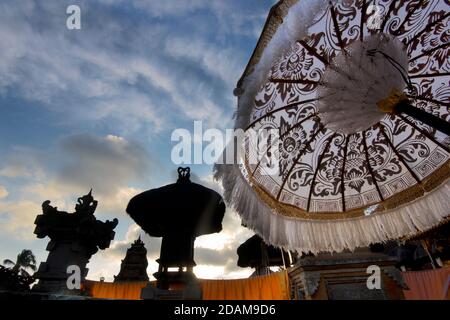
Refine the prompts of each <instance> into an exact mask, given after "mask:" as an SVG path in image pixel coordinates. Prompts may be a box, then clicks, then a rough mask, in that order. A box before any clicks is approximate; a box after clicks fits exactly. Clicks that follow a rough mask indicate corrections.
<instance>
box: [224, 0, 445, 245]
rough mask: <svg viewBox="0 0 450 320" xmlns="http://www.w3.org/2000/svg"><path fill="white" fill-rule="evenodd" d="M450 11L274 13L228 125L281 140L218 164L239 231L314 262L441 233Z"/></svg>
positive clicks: (298, 6) (426, 2)
mask: <svg viewBox="0 0 450 320" xmlns="http://www.w3.org/2000/svg"><path fill="white" fill-rule="evenodd" d="M313 3H314V4H316V6H314V10H312V9H311V10H310V9H309V8H308V5H309V4H313ZM317 4H319V7H321V8H322V10H320V9H319V10H318V9H317ZM449 10H450V3H449V2H448V1H445V0H417V1H416V0H413V1H404V0H400V1H390V0H382V1H377V2H376V3H375V2H372V1H364V0H358V1H330V2H328V1H323V0H317V1H309V0H306V1H301V0H300V1H298V2H297V1H287V0H286V1H280V2H279V3H278V4H277V5H276V6H275V7H274V8H273V9H272V11H271V14H270V15H269V18H268V20H267V23H266V26H265V27H264V31H263V33H262V35H261V38H260V41H259V42H258V45H257V48H256V49H255V52H254V54H253V56H252V58H251V60H250V62H249V65H248V67H247V69H246V71H245V73H244V75H243V77H242V78H241V80H240V81H239V83H238V87H237V88H236V90H235V93H236V94H237V95H239V97H238V104H239V106H238V110H237V117H236V125H235V127H236V129H242V130H245V131H246V132H247V133H249V132H251V131H256V132H267V133H269V132H273V131H274V129H275V132H276V134H277V135H276V136H275V137H274V136H273V134H271V135H270V141H269V142H268V143H267V146H264V147H261V145H260V144H259V141H260V140H257V139H253V138H252V136H251V135H247V136H246V138H245V140H244V148H243V150H244V152H243V155H244V156H243V157H242V158H241V159H240V163H238V164H235V165H217V166H216V170H217V171H216V178H219V179H222V180H223V185H224V188H225V196H226V199H227V201H229V202H230V203H231V204H232V205H233V206H234V207H235V208H236V210H237V211H238V212H239V213H240V215H241V216H242V218H243V221H244V223H245V224H246V225H247V226H248V227H250V228H252V229H254V230H255V231H256V232H257V233H258V234H260V235H261V236H262V237H263V238H264V239H265V241H267V242H268V243H271V244H273V245H276V246H281V247H285V248H288V249H292V250H298V251H305V252H308V251H312V252H319V251H341V250H344V249H346V248H349V249H354V248H355V247H358V246H367V245H369V244H370V243H375V242H382V241H386V240H388V239H395V238H399V237H403V236H411V235H414V234H416V233H417V232H422V231H425V230H427V229H429V228H431V227H433V226H436V225H438V224H439V223H443V222H445V221H447V219H448V218H449V215H450V201H449V199H450V183H449V177H450V162H449V159H450V138H449V134H450V125H449V121H450V110H449V107H450V86H449V80H450V73H449V72H450V63H449V59H448V57H449V52H448V50H449V39H450V35H449V15H450V14H449ZM280 17H282V18H283V19H282V21H283V22H280V21H281V19H280ZM308 17H310V18H308ZM313 18H314V20H311V19H313ZM308 19H309V20H308ZM308 22H310V23H309V24H308ZM274 30H276V32H275V33H274ZM295 30H297V31H295ZM294 31H295V32H294ZM283 46H284V47H286V50H284V51H283V52H282V54H281V55H277V54H276V53H277V52H279V51H280V50H279V49H277V48H280V47H283ZM272 58H273V59H272Z"/></svg>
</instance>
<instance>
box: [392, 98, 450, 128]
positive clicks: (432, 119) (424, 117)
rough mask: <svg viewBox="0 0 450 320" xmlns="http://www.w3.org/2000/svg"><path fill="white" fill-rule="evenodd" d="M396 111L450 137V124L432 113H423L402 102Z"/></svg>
mask: <svg viewBox="0 0 450 320" xmlns="http://www.w3.org/2000/svg"><path fill="white" fill-rule="evenodd" d="M395 111H396V112H397V113H405V114H407V115H408V116H411V117H413V118H414V119H417V120H419V121H421V122H423V123H425V124H427V125H429V126H430V127H432V128H435V129H437V130H439V131H441V132H443V133H445V134H446V135H448V136H450V124H449V123H448V122H447V121H445V120H443V119H441V118H439V117H436V116H435V115H432V114H431V113H428V112H426V111H423V110H421V109H419V108H416V107H413V106H412V105H410V104H409V103H408V102H400V103H399V104H398V105H397V106H396V107H395Z"/></svg>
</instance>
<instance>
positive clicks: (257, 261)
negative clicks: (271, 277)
mask: <svg viewBox="0 0 450 320" xmlns="http://www.w3.org/2000/svg"><path fill="white" fill-rule="evenodd" d="M237 254H238V256H239V258H238V262H237V265H238V266H239V267H241V268H247V267H250V268H256V267H260V266H266V267H271V266H272V267H275V266H282V265H283V264H284V262H285V263H286V266H289V265H290V261H291V260H290V258H289V254H288V253H287V252H286V251H284V250H283V254H284V262H283V257H282V256H281V249H279V248H275V247H274V246H268V245H267V244H265V243H264V241H263V240H262V239H261V237H259V236H258V235H256V234H255V235H254V236H253V237H251V238H249V239H247V240H246V241H245V242H244V243H243V244H241V245H240V246H239V247H238V249H237ZM266 254H267V257H264V255H266ZM264 259H267V261H264Z"/></svg>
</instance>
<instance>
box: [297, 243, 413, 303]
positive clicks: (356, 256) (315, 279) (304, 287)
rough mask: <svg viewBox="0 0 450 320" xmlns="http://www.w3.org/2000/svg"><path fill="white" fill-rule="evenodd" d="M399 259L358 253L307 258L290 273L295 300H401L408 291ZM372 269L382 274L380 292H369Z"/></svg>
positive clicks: (383, 255) (376, 290)
mask: <svg viewBox="0 0 450 320" xmlns="http://www.w3.org/2000/svg"><path fill="white" fill-rule="evenodd" d="M396 262H397V259H396V258H394V257H390V256H387V255H385V254H383V253H372V252H370V251H369V250H368V249H359V250H357V251H356V252H353V253H339V254H319V255H317V256H311V257H304V258H301V259H299V260H298V261H297V263H296V264H295V266H294V267H293V268H291V269H290V271H289V277H290V280H291V289H292V294H293V295H292V296H293V297H294V299H299V300H386V299H388V300H399V299H403V298H404V297H403V291H402V290H403V289H405V288H406V285H405V283H404V282H403V278H402V276H401V273H400V271H399V270H398V269H397V268H396V267H395V264H396ZM369 266H377V267H379V270H380V273H379V275H380V283H381V287H380V289H369V287H368V286H367V280H368V278H369V277H370V276H371V275H372V274H373V273H372V272H370V271H369V270H370V269H369V270H368V268H369Z"/></svg>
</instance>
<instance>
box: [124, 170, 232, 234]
mask: <svg viewBox="0 0 450 320" xmlns="http://www.w3.org/2000/svg"><path fill="white" fill-rule="evenodd" d="M189 172H190V170H189V168H186V169H182V168H179V169H178V173H179V178H178V181H177V182H176V183H173V184H169V185H166V186H163V187H160V188H156V189H151V190H148V191H145V192H143V193H141V194H138V195H137V196H135V197H134V198H132V199H131V200H130V202H129V204H128V207H127V210H126V211H127V213H128V214H129V215H130V216H131V218H133V220H134V221H135V222H136V223H137V224H138V225H139V226H141V227H142V229H143V230H144V231H145V232H147V233H148V234H149V235H150V236H153V237H162V236H165V235H166V234H167V233H174V232H177V231H182V232H191V233H192V234H193V235H194V236H196V237H198V236H201V235H205V234H210V233H214V232H219V231H221V230H222V219H223V216H224V213H225V204H224V202H223V200H222V197H221V196H220V195H219V194H218V193H217V192H215V191H213V190H211V189H208V188H206V187H204V186H201V185H199V184H196V183H193V182H191V181H190V180H189Z"/></svg>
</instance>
